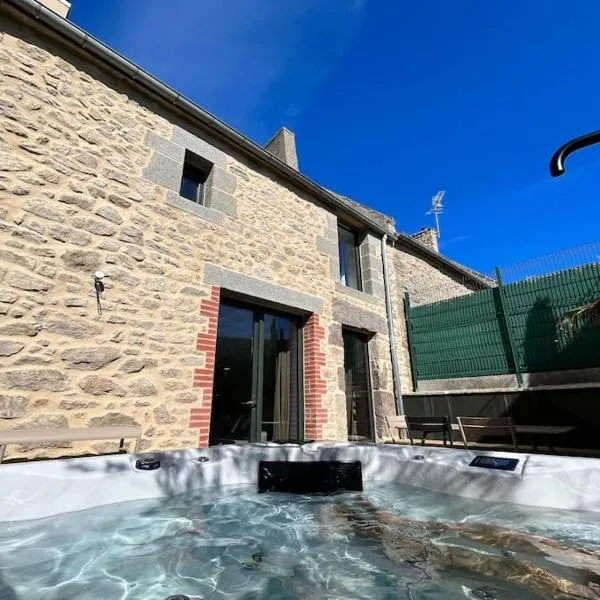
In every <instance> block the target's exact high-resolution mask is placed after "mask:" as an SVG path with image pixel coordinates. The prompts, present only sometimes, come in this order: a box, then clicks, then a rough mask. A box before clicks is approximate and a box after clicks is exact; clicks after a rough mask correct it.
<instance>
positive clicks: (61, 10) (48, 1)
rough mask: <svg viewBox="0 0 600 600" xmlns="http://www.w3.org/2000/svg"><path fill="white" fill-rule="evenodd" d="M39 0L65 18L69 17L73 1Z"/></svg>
mask: <svg viewBox="0 0 600 600" xmlns="http://www.w3.org/2000/svg"><path fill="white" fill-rule="evenodd" d="M38 2H39V3H40V4H41V5H42V6H45V7H46V8H49V9H50V10H51V11H53V12H55V13H56V14H57V15H58V16H59V17H62V18H63V19H66V18H67V16H68V14H69V10H71V3H70V2H69V1H68V0H38Z"/></svg>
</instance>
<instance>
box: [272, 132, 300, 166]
mask: <svg viewBox="0 0 600 600" xmlns="http://www.w3.org/2000/svg"><path fill="white" fill-rule="evenodd" d="M265 149H266V150H268V151H269V152H270V153H271V154H272V155H273V156H275V157H276V158H278V159H279V160H280V161H282V162H284V163H285V164H286V165H289V166H290V167H292V169H296V171H297V170H298V155H297V154H296V136H295V135H294V134H293V132H291V131H290V130H289V129H286V128H285V127H282V128H281V129H280V130H279V131H278V132H277V133H276V134H275V135H274V136H273V137H272V138H271V141H270V142H267V143H266V144H265Z"/></svg>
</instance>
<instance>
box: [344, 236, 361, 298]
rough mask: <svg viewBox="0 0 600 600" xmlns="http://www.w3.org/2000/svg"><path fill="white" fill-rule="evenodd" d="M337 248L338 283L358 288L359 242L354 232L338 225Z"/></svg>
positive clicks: (359, 283) (359, 284)
mask: <svg viewBox="0 0 600 600" xmlns="http://www.w3.org/2000/svg"><path fill="white" fill-rule="evenodd" d="M338 249H339V254H340V283H341V284H342V285H346V286H348V287H351V288H354V289H355V290H360V289H361V288H362V286H361V281H360V258H359V242H358V235H357V234H356V232H354V231H351V230H350V229H347V228H346V227H342V226H341V225H340V226H339V227H338Z"/></svg>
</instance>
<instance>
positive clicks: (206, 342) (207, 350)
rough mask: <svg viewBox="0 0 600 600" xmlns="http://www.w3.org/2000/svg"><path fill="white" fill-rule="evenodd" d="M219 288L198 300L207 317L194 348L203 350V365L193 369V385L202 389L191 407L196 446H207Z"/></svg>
mask: <svg viewBox="0 0 600 600" xmlns="http://www.w3.org/2000/svg"><path fill="white" fill-rule="evenodd" d="M220 292H221V290H220V288H218V287H213V288H212V290H211V294H210V298H205V299H204V300H201V301H200V314H201V315H202V316H203V317H208V327H207V330H206V333H198V337H197V340H196V349H197V350H198V351H199V352H204V357H205V358H204V366H203V367H201V368H197V369H195V370H194V383H193V387H195V388H201V389H202V404H201V406H200V407H198V408H192V409H191V414H190V427H191V428H194V429H198V447H199V448H206V447H207V446H208V440H209V433H210V411H211V408H212V396H213V380H214V372H215V351H216V347H217V323H218V320H219V297H220Z"/></svg>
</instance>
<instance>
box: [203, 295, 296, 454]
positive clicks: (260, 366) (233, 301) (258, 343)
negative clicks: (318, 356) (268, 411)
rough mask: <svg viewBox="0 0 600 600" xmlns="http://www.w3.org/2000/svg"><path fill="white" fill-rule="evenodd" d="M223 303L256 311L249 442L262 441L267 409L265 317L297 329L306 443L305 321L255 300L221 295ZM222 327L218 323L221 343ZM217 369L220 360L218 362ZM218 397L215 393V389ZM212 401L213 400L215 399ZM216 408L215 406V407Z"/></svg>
mask: <svg viewBox="0 0 600 600" xmlns="http://www.w3.org/2000/svg"><path fill="white" fill-rule="evenodd" d="M221 304H228V305H230V306H238V307H240V308H244V309H246V310H249V311H252V313H253V319H254V326H253V339H252V383H251V387H252V389H251V394H250V401H251V402H253V403H254V404H253V405H251V407H250V432H249V438H250V439H249V440H248V442H249V443H256V442H260V441H261V440H260V432H261V424H262V409H263V400H264V398H263V380H264V323H265V314H267V313H268V314H271V315H275V316H281V317H284V318H286V319H289V320H290V321H291V322H292V323H293V324H294V325H295V327H296V381H295V384H296V397H297V413H298V424H297V429H298V436H297V437H298V441H299V442H302V441H304V326H305V320H304V319H302V318H301V317H299V316H298V315H297V314H294V313H292V312H286V311H285V310H280V309H277V308H271V307H270V306H265V305H264V304H261V303H260V302H254V301H253V300H245V299H240V298H238V297H237V296H229V295H226V294H223V293H222V294H221V300H220V305H221ZM218 338H219V328H218V324H217V340H216V343H218ZM215 368H216V360H215ZM213 396H214V390H213ZM211 402H212V399H211ZM211 409H212V404H211Z"/></svg>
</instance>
